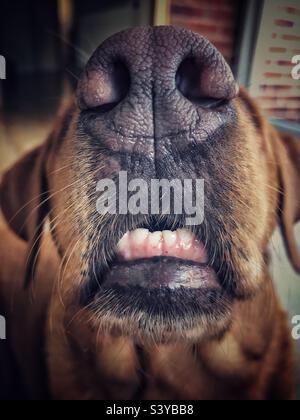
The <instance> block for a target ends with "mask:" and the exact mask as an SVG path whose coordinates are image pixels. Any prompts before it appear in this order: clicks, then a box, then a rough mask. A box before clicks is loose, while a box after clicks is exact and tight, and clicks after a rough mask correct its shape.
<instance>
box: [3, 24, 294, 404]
mask: <svg viewBox="0 0 300 420" xmlns="http://www.w3.org/2000/svg"><path fill="white" fill-rule="evenodd" d="M299 162H300V142H299V141H298V140H297V139H296V138H295V137H293V136H290V135H288V134H282V133H279V132H277V131H276V130H275V129H274V128H273V127H272V126H271V125H270V124H269V123H268V121H267V120H266V119H265V118H264V117H263V116H262V114H261V112H260V110H259V108H258V107H257V106H256V104H255V102H254V101H253V100H252V99H251V98H250V97H249V95H248V94H247V93H246V91H245V90H244V89H242V88H240V89H239V88H238V85H237V83H236V81H235V79H234V77H233V75H232V72H231V70H230V68H229V66H228V65H227V64H226V62H225V60H224V58H223V57H222V55H221V54H220V53H219V52H218V51H217V50H216V49H215V48H214V47H213V46H212V44H210V43H209V41H208V40H206V39H205V38H204V37H202V36H200V35H198V34H195V33H192V32H190V31H188V30H185V29H179V28H176V27H171V26H170V27H169V26H166V27H155V28H153V27H142V28H134V29H130V30H127V31H124V32H121V33H119V34H116V35H114V36H113V37H111V38H109V39H108V40H107V41H105V42H104V43H103V44H102V45H101V46H100V47H99V48H98V49H97V50H96V52H95V53H94V55H93V56H92V58H91V59H90V61H89V62H88V64H87V66H86V68H85V70H84V72H83V74H82V76H81V78H80V80H79V84H78V89H77V98H76V101H72V103H71V104H70V105H68V107H67V108H66V109H65V110H64V111H63V112H62V113H61V114H60V116H59V117H58V119H57V122H56V124H55V126H54V129H53V131H52V133H51V135H50V136H49V138H48V140H47V141H46V142H45V143H44V144H42V145H41V146H39V147H38V148H36V149H34V150H33V151H31V152H30V153H29V154H27V155H26V156H24V157H23V158H22V159H21V160H19V161H18V162H17V163H16V164H15V165H14V166H13V167H12V168H11V169H10V170H8V171H7V172H6V173H5V174H4V176H3V178H2V182H1V210H2V216H3V217H2V219H3V220H2V223H1V247H0V283H1V287H0V313H1V315H3V316H5V318H6V320H7V340H6V341H3V342H1V344H0V349H1V353H0V354H1V358H0V372H1V381H0V383H1V397H2V398H3V399H4V398H13V399H17V398H22V399H23V398H24V399H66V400H68V399H71V400H101V399H112V400H113V399H124V400H131V399H144V400H152V399H154V400H155V399H160V400H161V399H170V400H172V399H173V400H179V399H189V400H206V399H207V400H214V399H216V400H220V399H237V400H239V399H240V400H251V399H254V400H255V399H257V400H277V399H283V400H289V399H294V398H295V381H294V375H295V360H294V351H293V345H292V340H291V333H290V331H289V327H288V322H287V315H286V313H285V311H284V310H283V309H282V307H281V305H280V302H279V299H278V297H277V295H276V292H275V290H274V287H273V284H272V279H271V276H270V274H269V271H268V264H269V253H268V244H269V241H270V238H271V236H272V233H273V231H274V229H275V228H276V226H277V225H278V224H279V225H280V226H281V230H282V234H283V237H284V240H285V244H286V249H287V252H288V255H289V258H290V261H291V263H292V265H293V267H294V268H295V270H296V271H298V272H300V255H299V250H298V248H297V244H296V239H295V236H294V233H293V227H294V224H295V223H296V222H297V221H298V220H299V219H300V200H299V186H298V185H299V182H300V165H299ZM120 171H126V172H127V174H128V177H129V179H136V178H139V179H142V180H144V181H145V182H146V183H147V185H149V183H150V181H151V179H167V180H173V179H179V180H184V179H203V180H204V185H205V209H204V210H205V212H204V214H205V217H204V221H203V223H202V224H201V225H195V226H186V222H185V221H186V219H185V217H184V216H185V215H178V214H175V213H174V212H171V213H170V214H159V215H144V214H138V213H137V214H111V213H109V212H107V213H106V214H99V213H98V212H97V210H96V200H97V199H98V198H99V195H98V193H97V190H96V185H97V183H98V182H99V180H101V179H111V180H114V179H116V178H117V176H118V174H119V173H120ZM162 232H164V233H162ZM147 241H148V242H147ZM149 241H150V245H151V246H152V248H151V249H150V251H149ZM172 241H173V242H172ZM146 242H147V244H148V245H147V244H146V245H145V243H146ZM172 243H173V244H174V243H175V245H176V246H175V248H176V249H177V250H175V251H174V249H172ZM120 244H121V245H120ZM120 250H123V251H124V252H123V254H122V252H121V251H120ZM126 250H127V251H128V253H127V254H126V252H127V251H126ZM151 250H152V251H153V250H154V251H153V252H152V251H151ZM178 250H179V251H178ZM129 251H130V252H129ZM158 251H159V252H158ZM151 252H152V253H151ZM201 253H202V254H201ZM129 254H130V255H131V257H130V255H129ZM200 254H201V258H200V257H199V255H200Z"/></svg>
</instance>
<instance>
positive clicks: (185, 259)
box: [82, 227, 233, 340]
mask: <svg viewBox="0 0 300 420" xmlns="http://www.w3.org/2000/svg"><path fill="white" fill-rule="evenodd" d="M93 271H94V272H95V268H94V270H93ZM93 277H94V281H93V282H92V283H93V286H92V287H91V282H90V284H89V290H88V292H87V290H85V293H84V296H85V301H84V302H82V303H84V304H85V305H88V306H89V308H91V309H92V312H93V313H94V314H95V315H96V319H98V320H99V321H100V323H101V322H106V323H107V324H108V326H109V327H110V326H113V327H114V328H115V329H116V328H121V331H122V334H124V333H125V334H131V332H132V334H141V335H142V336H145V335H146V336H147V335H148V336H149V335H151V336H153V335H154V336H155V337H157V334H158V332H159V333H160V334H162V335H163V338H160V340H165V339H166V337H170V336H172V337H174V336H175V337H177V338H178V337H179V336H183V335H184V336H186V335H187V334H188V332H191V331H195V329H198V328H201V327H202V328H203V331H201V333H203V332H204V329H205V330H207V329H208V330H210V331H211V332H212V334H213V335H214V334H217V335H219V333H220V330H222V331H223V328H224V325H226V326H227V325H228V323H229V321H230V313H231V304H232V300H233V297H232V295H231V294H230V293H229V291H228V290H226V288H225V287H224V286H223V285H222V283H221V282H220V281H219V279H218V275H217V271H216V269H215V268H214V267H213V266H212V264H211V258H210V257H209V255H208V251H207V249H206V247H205V244H204V242H203V241H201V240H200V239H199V238H198V236H197V234H196V233H193V232H192V230H190V229H186V228H182V227H181V228H179V229H175V230H162V231H157V230H155V229H153V230H148V229H144V228H137V229H136V228H135V229H132V230H129V231H127V232H126V233H125V234H124V235H123V236H122V237H121V239H120V240H119V242H117V245H116V246H115V250H114V253H113V257H112V258H111V262H110V264H109V266H108V268H106V269H105V270H102V271H101V273H100V274H99V275H97V274H96V275H95V273H94V276H93ZM220 325H221V327H220Z"/></svg>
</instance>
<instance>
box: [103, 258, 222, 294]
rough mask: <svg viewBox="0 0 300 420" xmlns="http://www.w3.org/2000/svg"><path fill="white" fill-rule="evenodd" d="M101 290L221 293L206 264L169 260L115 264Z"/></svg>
mask: <svg viewBox="0 0 300 420" xmlns="http://www.w3.org/2000/svg"><path fill="white" fill-rule="evenodd" d="M102 286H103V287H104V288H110V287H111V288H113V287H115V286H122V287H141V288H144V289H145V290H147V289H148V290H149V289H159V288H169V289H170V290H175V289H178V288H186V289H214V290H221V286H220V284H219V282H218V280H217V275H216V272H215V271H214V269H213V268H212V267H209V266H208V265H207V264H200V263H196V262H194V261H189V260H182V259H179V258H172V257H153V258H146V259H139V260H133V261H115V263H113V264H112V265H111V267H110V269H109V270H107V272H106V273H105V274H104V276H103V279H102Z"/></svg>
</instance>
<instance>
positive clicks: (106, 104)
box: [78, 61, 130, 113]
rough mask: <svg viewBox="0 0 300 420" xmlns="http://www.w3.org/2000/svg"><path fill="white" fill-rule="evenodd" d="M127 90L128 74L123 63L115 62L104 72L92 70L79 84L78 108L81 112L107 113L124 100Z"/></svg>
mask: <svg viewBox="0 0 300 420" xmlns="http://www.w3.org/2000/svg"><path fill="white" fill-rule="evenodd" d="M129 89H130V73H129V70H128V68H127V66H126V65H125V64H124V63H123V62H121V61H115V62H113V63H112V64H111V65H110V66H109V67H108V68H107V69H106V70H105V71H104V70H103V69H99V70H98V69H97V68H94V69H93V70H90V71H88V72H87V73H86V74H85V76H84V77H83V78H82V79H81V80H80V82H79V86H78V103H79V107H80V108H81V109H82V110H93V111H97V112H100V113H105V112H108V111H110V110H112V109H113V108H115V107H116V106H117V105H118V104H119V103H120V102H122V101H123V100H124V99H125V97H126V96H127V94H128V92H129Z"/></svg>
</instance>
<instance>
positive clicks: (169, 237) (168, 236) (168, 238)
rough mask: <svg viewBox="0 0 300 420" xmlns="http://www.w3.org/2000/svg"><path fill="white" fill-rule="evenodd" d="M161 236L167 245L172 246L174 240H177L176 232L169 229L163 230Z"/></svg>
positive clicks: (174, 242)
mask: <svg viewBox="0 0 300 420" xmlns="http://www.w3.org/2000/svg"><path fill="white" fill-rule="evenodd" d="M163 238H164V242H165V245H166V246H167V247H172V246H174V245H175V244H176V241H177V235H176V232H171V231H170V230H164V231H163Z"/></svg>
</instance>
